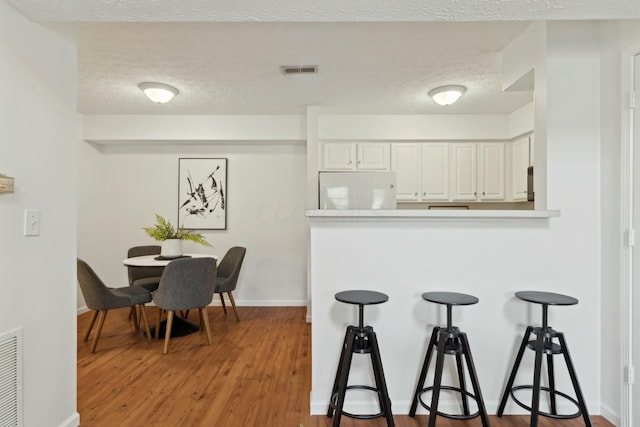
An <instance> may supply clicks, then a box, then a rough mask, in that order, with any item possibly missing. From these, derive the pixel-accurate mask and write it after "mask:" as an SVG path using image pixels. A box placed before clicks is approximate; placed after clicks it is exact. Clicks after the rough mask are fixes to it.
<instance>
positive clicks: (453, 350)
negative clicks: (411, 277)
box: [409, 292, 489, 427]
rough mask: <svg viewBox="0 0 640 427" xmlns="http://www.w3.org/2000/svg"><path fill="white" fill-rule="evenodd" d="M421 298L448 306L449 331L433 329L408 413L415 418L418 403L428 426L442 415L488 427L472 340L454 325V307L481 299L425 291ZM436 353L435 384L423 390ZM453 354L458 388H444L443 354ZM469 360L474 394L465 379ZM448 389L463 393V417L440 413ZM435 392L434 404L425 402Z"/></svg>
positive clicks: (431, 425)
mask: <svg viewBox="0 0 640 427" xmlns="http://www.w3.org/2000/svg"><path fill="white" fill-rule="evenodd" d="M422 299H424V300H425V301H429V302H433V303H435V304H441V305H446V306H447V326H446V328H441V327H438V326H436V327H434V328H433V332H432V333H431V340H430V341H429V345H428V347H427V354H426V356H425V358H424V363H423V365H422V370H421V371H420V377H419V379H418V385H417V387H416V391H415V393H414V396H413V402H412V404H411V409H410V411H409V415H410V416H412V417H413V416H415V415H416V410H417V408H418V403H419V404H420V405H421V406H422V407H424V408H425V409H427V410H429V427H435V425H436V424H435V423H436V417H437V416H441V417H445V418H452V419H457V420H468V419H471V418H475V417H477V416H480V418H481V420H482V425H483V426H484V427H488V426H489V420H488V417H487V410H486V408H485V405H484V400H483V398H482V393H481V391H480V384H479V382H478V375H477V373H476V368H475V366H474V363H473V357H472V356H471V348H470V347H469V341H468V339H467V334H465V333H464V332H461V331H460V329H459V328H458V327H456V326H453V325H452V323H451V322H452V307H453V306H454V305H473V304H477V303H478V298H477V297H475V296H473V295H467V294H460V293H456V292H425V293H423V294H422ZM434 348H435V351H436V354H437V357H436V367H435V374H434V380H433V385H432V386H429V387H424V382H425V379H426V377H427V372H428V370H429V364H430V362H431V356H432V355H433V351H434ZM445 354H449V355H453V356H455V358H456V367H457V371H458V380H459V386H458V387H454V386H446V385H442V371H443V369H444V355H445ZM463 356H464V358H465V359H466V361H467V370H468V372H469V377H470V378H469V379H470V380H471V384H472V385H473V391H474V393H475V394H473V393H470V392H469V391H467V386H466V382H465V379H464V365H463V361H462V357H463ZM441 390H449V391H453V392H456V393H459V394H460V397H461V399H462V410H463V413H462V414H461V415H455V414H448V413H444V412H441V411H438V403H439V399H440V391H441ZM429 391H430V392H432V395H431V404H430V405H428V404H427V403H425V402H424V400H423V399H422V394H423V393H426V392H429ZM469 398H471V399H473V400H475V402H476V403H477V405H478V411H477V412H474V413H471V412H470V411H469V403H468V400H469Z"/></svg>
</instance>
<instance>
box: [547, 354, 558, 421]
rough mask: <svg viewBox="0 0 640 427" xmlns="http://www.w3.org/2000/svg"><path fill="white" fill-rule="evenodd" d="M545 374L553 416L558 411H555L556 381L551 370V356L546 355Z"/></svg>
mask: <svg viewBox="0 0 640 427" xmlns="http://www.w3.org/2000/svg"><path fill="white" fill-rule="evenodd" d="M547 374H548V375H549V390H550V391H549V398H550V400H551V402H550V405H551V413H552V414H553V415H558V410H557V409H556V379H555V375H554V369H553V354H547Z"/></svg>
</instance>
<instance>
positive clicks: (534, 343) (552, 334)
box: [497, 291, 591, 427]
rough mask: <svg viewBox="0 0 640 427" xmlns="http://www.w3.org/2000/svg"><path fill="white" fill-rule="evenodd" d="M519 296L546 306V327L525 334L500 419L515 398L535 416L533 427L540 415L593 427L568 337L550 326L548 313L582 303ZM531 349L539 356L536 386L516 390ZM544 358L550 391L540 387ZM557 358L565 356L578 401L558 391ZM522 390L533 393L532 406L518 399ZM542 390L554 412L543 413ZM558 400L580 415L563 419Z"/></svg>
mask: <svg viewBox="0 0 640 427" xmlns="http://www.w3.org/2000/svg"><path fill="white" fill-rule="evenodd" d="M515 295H516V297H517V298H519V299H521V300H523V301H527V302H531V303H534V304H541V305H542V327H533V326H527V330H526V331H525V333H524V337H523V338H522V344H521V345H520V349H519V350H518V355H517V356H516V360H515V363H514V364H513V369H512V370H511V375H510V376H509V381H508V382H507V386H506V387H505V389H504V393H503V395H502V400H501V402H500V406H499V407H498V412H497V415H498V416H499V417H501V416H502V414H503V412H504V407H505V405H506V404H507V399H508V398H509V395H511V398H512V399H513V401H514V402H515V403H517V404H518V405H519V406H520V407H522V408H524V409H526V410H528V411H530V412H531V427H536V426H537V425H538V415H542V416H545V417H549V418H556V419H571V418H577V417H579V416H580V415H582V417H583V419H584V423H585V425H586V426H587V427H591V420H590V419H589V413H588V412H587V406H586V405H585V402H584V397H583V396H582V391H581V390H580V384H579V383H578V377H577V376H576V371H575V369H574V367H573V363H572V362H571V357H570V356H569V348H568V347H567V343H566V341H565V339H564V334H563V333H562V332H559V331H556V330H554V329H553V328H552V327H551V326H549V325H548V323H547V311H548V308H549V306H550V305H575V304H577V303H578V300H577V299H575V298H573V297H570V296H567V295H562V294H554V293H552V292H538V291H523V292H516V294H515ZM531 334H534V335H535V337H536V339H534V340H531V341H529V337H530V335H531ZM554 338H557V339H558V343H554V342H553V339H554ZM527 347H529V348H530V349H531V350H533V351H535V353H536V355H535V365H534V370H533V385H519V386H515V387H514V386H513V382H514V380H515V377H516V374H517V372H518V367H519V366H520V362H521V361H522V355H523V354H524V350H525V348H527ZM543 354H546V355H547V373H548V379H549V387H542V386H541V385H540V374H541V371H542V355H543ZM557 354H562V355H563V356H564V361H565V363H566V365H567V369H568V371H569V376H570V377H571V383H572V384H573V390H574V392H575V395H576V399H577V400H576V399H574V398H572V397H571V396H569V395H567V394H565V393H562V392H560V391H558V390H556V388H555V379H554V367H553V356H555V355H557ZM522 389H531V390H532V392H533V396H532V398H531V406H527V405H525V404H524V403H522V402H521V401H520V400H518V399H517V398H516V396H515V392H516V391H518V390H522ZM541 390H542V391H545V392H547V393H549V400H550V402H549V406H550V412H543V411H541V410H540V391H541ZM556 396H561V397H563V398H564V399H566V400H568V401H570V402H571V403H573V404H574V405H575V406H576V407H577V408H578V411H577V412H576V413H574V414H568V415H559V414H558V411H557V409H556Z"/></svg>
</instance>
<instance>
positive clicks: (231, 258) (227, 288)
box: [215, 246, 247, 321]
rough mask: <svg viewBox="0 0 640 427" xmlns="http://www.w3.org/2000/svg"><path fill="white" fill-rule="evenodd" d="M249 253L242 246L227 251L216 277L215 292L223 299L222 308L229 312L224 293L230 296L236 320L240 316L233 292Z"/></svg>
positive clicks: (238, 319) (225, 312)
mask: <svg viewBox="0 0 640 427" xmlns="http://www.w3.org/2000/svg"><path fill="white" fill-rule="evenodd" d="M246 253H247V249H246V248H243V247H241V246H234V247H232V248H231V249H229V250H228V251H227V253H226V254H225V255H224V257H223V258H222V261H220V264H218V273H217V277H216V288H215V293H217V294H219V295H220V301H222V309H223V310H224V314H227V306H226V305H225V303H224V295H223V294H224V293H226V294H227V295H228V296H229V300H231V305H232V307H233V313H234V314H235V315H236V320H237V321H240V317H239V316H238V309H237V307H236V301H235V300H234V299H233V294H232V293H231V292H233V291H234V290H235V289H236V285H237V284H238V276H239V275H240V267H242V261H244V255H245V254H246Z"/></svg>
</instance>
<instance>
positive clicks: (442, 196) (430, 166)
mask: <svg viewBox="0 0 640 427" xmlns="http://www.w3.org/2000/svg"><path fill="white" fill-rule="evenodd" d="M421 197H422V200H424V201H447V200H449V144H448V143H446V142H434V143H428V144H427V143H426V144H422V195H421Z"/></svg>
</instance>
